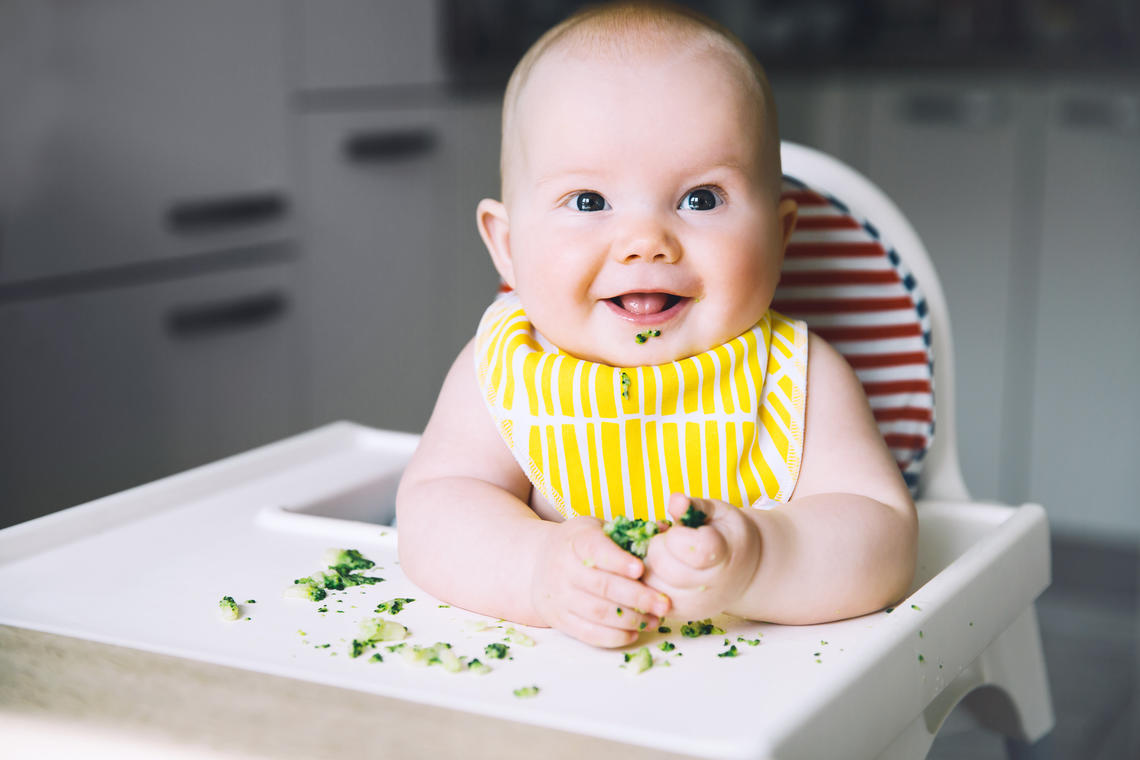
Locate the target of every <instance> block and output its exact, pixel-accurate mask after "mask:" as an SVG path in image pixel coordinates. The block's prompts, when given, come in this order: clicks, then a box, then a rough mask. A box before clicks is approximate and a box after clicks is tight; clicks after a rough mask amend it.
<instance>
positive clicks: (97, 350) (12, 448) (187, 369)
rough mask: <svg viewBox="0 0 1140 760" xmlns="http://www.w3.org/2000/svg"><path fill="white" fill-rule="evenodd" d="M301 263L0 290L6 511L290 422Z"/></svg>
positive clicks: (46, 504) (199, 458) (259, 437)
mask: <svg viewBox="0 0 1140 760" xmlns="http://www.w3.org/2000/svg"><path fill="white" fill-rule="evenodd" d="M297 274H298V273H297V266H296V264H295V263H293V262H291V261H288V260H285V261H281V262H279V263H275V264H267V265H262V266H256V267H251V268H248V269H237V270H232V271H221V272H212V273H208V274H202V275H197V276H189V277H181V278H176V279H172V280H168V281H158V282H153V281H143V282H137V283H130V284H123V285H117V286H109V287H106V288H105V289H95V290H83V291H80V292H68V293H60V294H57V295H54V296H48V297H40V298H34V299H27V300H10V301H7V302H4V303H0V357H3V366H4V370H3V372H0V505H3V509H2V512H0V518H2V522H3V524H9V523H15V522H20V521H22V520H26V519H29V518H32V517H36V516H38V515H41V514H44V513H46V512H49V511H53V510H56V509H61V508H63V507H67V506H71V505H73V504H77V503H80V502H83V501H87V500H89V499H92V498H96V497H98V496H102V495H105V494H108V493H113V492H116V491H120V490H122V489H124V488H128V487H130V486H133V485H137V484H140V483H144V482H147V481H150V480H154V479H156V478H158V477H161V476H163V475H166V474H170V473H174V472H178V471H180V470H184V469H187V468H190V467H195V466H197V465H200V464H204V463H206V462H208V461H211V460H213V459H217V458H219V457H222V456H227V455H229V454H233V453H236V452H239V451H243V450H245V449H248V448H250V447H253V446H257V445H261V444H264V443H268V442H271V441H273V440H276V439H278V438H281V437H284V436H286V435H289V434H291V433H293V432H295V431H296V430H297V429H298V422H299V420H298V410H299V409H300V404H299V399H298V398H297V394H298V393H299V388H300V385H299V384H298V383H297V382H296V378H297V376H298V374H299V372H300V371H301V369H302V368H301V367H300V366H299V364H300V362H299V359H300V356H299V353H298V350H297V349H298V342H297V341H298V337H299V332H298V329H297V327H298V325H297V311H296V302H297V297H298V290H299V289H298V282H297Z"/></svg>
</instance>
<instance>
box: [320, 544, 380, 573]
mask: <svg viewBox="0 0 1140 760" xmlns="http://www.w3.org/2000/svg"><path fill="white" fill-rule="evenodd" d="M325 564H327V565H328V566H329V567H330V568H332V569H334V570H336V571H337V572H338V573H340V574H342V575H347V574H348V573H349V572H351V571H353V570H367V569H368V568H370V567H374V566H375V565H376V563H375V562H373V561H372V560H370V559H368V558H366V557H364V556H362V555H361V554H360V552H358V551H357V550H356V549H329V550H327V551H326V552H325Z"/></svg>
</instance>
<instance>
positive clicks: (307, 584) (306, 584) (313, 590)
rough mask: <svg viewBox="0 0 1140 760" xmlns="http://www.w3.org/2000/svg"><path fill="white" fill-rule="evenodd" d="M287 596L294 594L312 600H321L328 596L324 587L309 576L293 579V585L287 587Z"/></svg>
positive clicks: (299, 597)
mask: <svg viewBox="0 0 1140 760" xmlns="http://www.w3.org/2000/svg"><path fill="white" fill-rule="evenodd" d="M285 596H292V597H296V598H298V599H308V600H309V601H311V602H319V601H321V600H322V599H324V598H325V597H326V596H328V593H327V592H325V590H324V589H323V588H321V587H320V586H318V585H316V584H314V583H312V582H311V581H310V580H309V579H308V578H298V579H297V580H295V581H293V585H292V586H290V587H289V588H287V589H285Z"/></svg>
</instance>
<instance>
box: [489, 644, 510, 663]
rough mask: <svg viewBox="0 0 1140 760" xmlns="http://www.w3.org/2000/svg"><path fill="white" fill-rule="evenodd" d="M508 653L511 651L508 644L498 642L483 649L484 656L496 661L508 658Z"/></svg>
mask: <svg viewBox="0 0 1140 760" xmlns="http://www.w3.org/2000/svg"><path fill="white" fill-rule="evenodd" d="M508 651H510V647H508V646H507V645H506V644H500V643H498V642H495V643H493V644H488V645H487V646H486V647H484V648H483V653H484V654H486V655H487V656H488V657H491V658H493V659H496V660H501V659H503V658H504V657H506V656H507V652H508Z"/></svg>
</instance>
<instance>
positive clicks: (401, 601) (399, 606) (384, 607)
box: [376, 596, 416, 615]
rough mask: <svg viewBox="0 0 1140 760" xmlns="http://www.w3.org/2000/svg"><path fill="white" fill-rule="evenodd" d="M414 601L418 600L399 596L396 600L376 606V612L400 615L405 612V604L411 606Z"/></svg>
mask: <svg viewBox="0 0 1140 760" xmlns="http://www.w3.org/2000/svg"><path fill="white" fill-rule="evenodd" d="M414 601H416V600H415V599H412V598H411V597H407V596H398V597H396V598H395V599H389V600H388V601H386V602H380V604H378V605H376V611H377V612H387V613H389V614H391V615H398V614H400V612H402V611H403V609H404V605H405V604H410V603H411V602H414Z"/></svg>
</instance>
